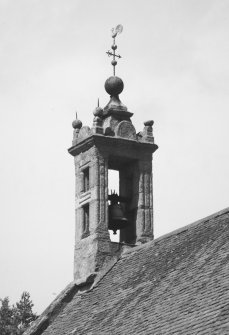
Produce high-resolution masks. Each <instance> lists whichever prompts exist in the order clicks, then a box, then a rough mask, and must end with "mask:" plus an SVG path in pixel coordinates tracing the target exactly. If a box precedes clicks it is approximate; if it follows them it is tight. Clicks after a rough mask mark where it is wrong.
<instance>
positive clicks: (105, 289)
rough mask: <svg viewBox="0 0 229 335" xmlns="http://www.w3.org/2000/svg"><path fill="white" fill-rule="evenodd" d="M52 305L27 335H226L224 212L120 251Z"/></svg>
mask: <svg viewBox="0 0 229 335" xmlns="http://www.w3.org/2000/svg"><path fill="white" fill-rule="evenodd" d="M58 299H59V301H58ZM53 306H54V307H52V308H51V309H50V307H49V308H48V309H47V310H46V311H45V312H44V314H43V315H42V316H41V317H40V319H38V320H37V321H36V322H35V323H34V325H33V326H32V328H31V329H30V330H29V331H28V332H26V334H31V335H32V334H36V335H39V334H44V335H57V334H58V335H60V334H61V335H76V334H77V335H80V334H88V335H89V334H90V335H92V334H93V335H94V334H96V335H102V334H116V335H118V334H122V335H123V334H128V335H129V334H144V335H145V334H147V335H148V334H154V335H159V334H163V335H166V334H170V335H171V334H185V335H188V334H192V335H194V334H201V335H202V334H208V335H209V334H221V335H224V334H225V335H226V334H229V208H228V209H225V210H223V211H221V212H218V213H216V214H214V215H212V216H210V217H207V218H205V219H203V220H200V221H198V222H196V223H193V224H191V225H189V226H186V227H184V228H182V229H179V230H177V231H174V232H172V233H170V234H167V235H165V236H163V237H160V238H158V239H156V240H154V241H152V242H149V243H146V244H144V245H142V246H139V247H136V248H133V249H131V250H130V251H127V252H125V253H124V254H122V256H121V257H120V259H119V260H118V261H117V262H116V263H115V264H114V265H113V266H112V267H111V268H110V269H109V271H108V272H107V273H106V274H105V275H104V276H103V277H102V278H101V279H100V280H99V281H98V282H97V283H96V284H95V285H94V286H93V287H92V288H91V289H90V290H89V291H85V292H80V291H79V287H77V285H76V284H74V283H72V284H71V285H70V286H69V287H68V288H67V290H66V291H64V292H63V293H62V295H60V297H59V298H57V300H56V302H55V303H54V305H53Z"/></svg>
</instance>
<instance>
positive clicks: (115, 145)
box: [68, 33, 158, 279]
mask: <svg viewBox="0 0 229 335" xmlns="http://www.w3.org/2000/svg"><path fill="white" fill-rule="evenodd" d="M114 35H115V33H114ZM116 35H117V33H116ZM116 35H115V36H113V38H114V42H113V45H112V49H113V53H111V52H110V53H111V55H112V56H113V61H112V65H113V66H114V74H115V65H116V64H117V62H116V60H115V57H117V55H116V54H115V50H116V48H117V46H116V44H115V37H116ZM123 88H124V84H123V81H122V79H120V78H119V77H117V76H115V75H114V76H112V77H110V78H108V79H107V80H106V82H105V90H106V92H107V93H108V94H109V95H110V101H109V102H108V104H107V105H106V106H105V107H104V108H103V109H102V108H101V107H97V108H96V109H95V111H94V119H93V126H92V127H91V128H89V127H88V126H82V122H81V121H80V120H78V119H77V116H76V120H75V121H73V123H72V125H73V128H74V135H73V142H72V147H71V148H70V149H69V150H68V151H69V153H70V154H71V155H72V156H74V160H75V180H76V185H75V186H76V188H75V189H76V191H75V217H76V223H75V256H74V278H75V279H82V278H85V277H87V276H89V275H90V274H93V273H95V272H97V271H99V270H101V269H102V267H103V266H104V265H105V264H107V263H108V262H109V261H110V260H112V259H113V258H115V257H116V254H117V250H118V249H120V246H121V245H123V244H131V245H135V244H141V243H145V242H148V241H150V240H152V239H153V191H152V154H153V152H154V151H155V150H157V148H158V147H157V145H156V144H154V138H153V133H152V126H153V121H151V120H150V121H146V122H144V128H143V130H142V131H141V132H139V133H136V130H135V127H134V126H133V124H132V122H131V117H132V115H133V114H132V113H130V112H129V111H128V109H127V107H126V106H124V105H123V103H122V102H121V101H120V99H119V94H120V93H121V92H122V91H123ZM109 169H111V170H117V171H118V172H119V194H118V200H119V206H121V208H122V211H123V215H125V218H126V219H127V220H126V222H127V223H128V224H125V225H123V227H120V228H119V229H120V243H121V244H118V243H114V242H111V240H110V236H109V232H108V228H109V229H110V226H111V221H112V218H111V217H110V216H111V214H109V213H110V211H109V210H108V208H109V206H111V204H110V202H109V200H110V195H109V194H108V170H109ZM112 229H113V228H112Z"/></svg>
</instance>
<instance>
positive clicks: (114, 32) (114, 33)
mask: <svg viewBox="0 0 229 335" xmlns="http://www.w3.org/2000/svg"><path fill="white" fill-rule="evenodd" d="M122 30H123V26H122V25H121V24H118V25H117V26H116V27H115V28H112V29H111V36H112V38H113V44H112V46H111V49H112V50H113V52H112V51H110V50H109V51H107V52H106V53H107V54H108V56H109V57H110V56H113V60H112V61H111V64H112V65H113V73H114V76H115V66H116V65H117V61H116V57H117V58H121V56H120V55H116V53H115V50H116V49H117V45H116V44H115V37H116V36H117V35H118V34H121V32H122Z"/></svg>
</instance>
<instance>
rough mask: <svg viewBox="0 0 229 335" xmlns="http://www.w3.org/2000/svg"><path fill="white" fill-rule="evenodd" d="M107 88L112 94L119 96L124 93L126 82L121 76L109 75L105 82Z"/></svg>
mask: <svg viewBox="0 0 229 335" xmlns="http://www.w3.org/2000/svg"><path fill="white" fill-rule="evenodd" d="M104 86H105V90H106V92H107V93H108V94H110V95H111V96H117V95H119V94H120V93H122V91H123V88H124V84H123V81H122V79H121V78H119V77H116V76H112V77H109V78H108V79H107V80H106V82H105V85H104Z"/></svg>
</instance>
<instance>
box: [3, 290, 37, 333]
mask: <svg viewBox="0 0 229 335" xmlns="http://www.w3.org/2000/svg"><path fill="white" fill-rule="evenodd" d="M0 302H1V307H0V334H1V335H21V334H23V332H24V331H25V330H26V328H28V326H29V325H30V324H31V322H33V321H34V320H35V319H36V318H37V316H36V314H34V313H33V310H32V308H33V306H34V305H33V302H32V300H31V299H30V294H29V293H28V292H23V293H22V295H21V299H20V301H19V302H17V303H16V306H15V305H13V306H12V307H11V306H10V303H9V298H8V297H6V298H4V299H0Z"/></svg>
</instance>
